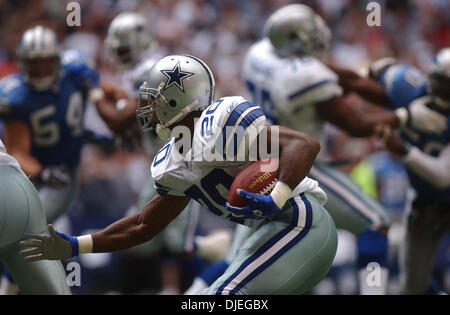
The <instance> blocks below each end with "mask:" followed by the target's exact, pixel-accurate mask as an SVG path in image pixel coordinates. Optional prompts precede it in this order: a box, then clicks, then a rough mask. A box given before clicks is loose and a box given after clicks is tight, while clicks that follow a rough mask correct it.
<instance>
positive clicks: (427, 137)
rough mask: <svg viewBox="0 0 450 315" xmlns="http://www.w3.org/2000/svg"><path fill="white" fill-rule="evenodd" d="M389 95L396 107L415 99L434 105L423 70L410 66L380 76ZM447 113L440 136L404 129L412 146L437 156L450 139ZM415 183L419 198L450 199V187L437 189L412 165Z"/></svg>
mask: <svg viewBox="0 0 450 315" xmlns="http://www.w3.org/2000/svg"><path fill="white" fill-rule="evenodd" d="M379 83H380V84H381V85H382V86H383V88H384V89H385V91H386V92H387V94H388V97H389V100H390V101H391V103H392V105H393V106H394V108H399V107H406V106H408V105H409V104H411V103H412V102H424V103H425V104H429V105H431V106H432V101H431V98H430V97H429V95H428V92H427V80H426V77H425V75H424V74H423V73H421V72H420V71H419V70H417V69H415V68H413V67H411V66H406V65H393V66H391V67H389V68H388V69H386V70H385V71H384V72H383V74H382V75H381V76H380V82H379ZM442 114H443V115H446V116H447V129H446V130H445V132H443V133H442V134H440V135H436V134H431V133H425V132H422V131H418V130H415V129H413V128H407V129H405V130H402V132H401V137H402V138H403V140H405V141H406V142H408V143H409V144H411V145H414V146H416V147H417V148H419V149H420V150H422V151H423V152H425V153H427V154H430V155H432V156H434V157H436V156H439V154H440V153H441V150H442V149H443V148H444V147H445V146H446V145H447V144H448V143H449V142H450V113H448V112H447V113H443V112H442ZM408 175H409V179H410V182H411V185H412V186H413V187H414V188H415V189H416V191H417V194H418V197H419V198H420V199H423V200H430V201H431V200H448V199H450V188H448V189H437V188H435V187H434V186H432V185H430V184H429V183H428V182H427V181H425V180H423V179H422V178H421V177H420V176H418V175H416V174H415V173H414V172H413V171H411V170H410V169H409V168H408Z"/></svg>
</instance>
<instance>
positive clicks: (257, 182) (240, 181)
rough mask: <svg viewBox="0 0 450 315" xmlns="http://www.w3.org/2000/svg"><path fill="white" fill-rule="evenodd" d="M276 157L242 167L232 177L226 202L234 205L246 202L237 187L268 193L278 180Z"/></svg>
mask: <svg viewBox="0 0 450 315" xmlns="http://www.w3.org/2000/svg"><path fill="white" fill-rule="evenodd" d="M278 162H279V161H278V159H266V160H260V161H256V162H253V163H252V164H250V165H248V166H247V167H246V168H244V169H243V170H242V171H241V172H240V173H239V174H238V175H237V176H236V178H235V179H234V181H233V184H232V185H231V188H230V193H229V195H228V203H229V204H230V205H231V206H234V207H245V206H246V205H247V203H246V202H245V200H244V199H242V198H241V197H239V195H238V194H237V189H244V190H246V191H248V192H252V193H256V194H260V195H268V194H270V192H271V191H272V189H273V187H274V186H275V184H276V182H277V180H278Z"/></svg>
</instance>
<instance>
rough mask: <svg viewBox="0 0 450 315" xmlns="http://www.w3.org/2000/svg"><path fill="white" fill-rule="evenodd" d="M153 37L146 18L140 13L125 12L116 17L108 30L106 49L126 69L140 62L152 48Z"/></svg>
mask: <svg viewBox="0 0 450 315" xmlns="http://www.w3.org/2000/svg"><path fill="white" fill-rule="evenodd" d="M151 43H152V36H151V34H150V29H149V26H148V25H147V21H146V20H145V18H144V17H143V16H142V15H141V14H139V13H133V12H123V13H121V14H119V15H118V16H116V17H115V18H114V19H113V20H112V22H111V24H110V25H109V28H108V33H107V36H106V39H105V45H106V48H107V49H108V50H109V52H110V53H111V54H112V55H113V57H114V58H115V59H116V60H117V62H118V63H119V64H120V65H121V66H123V67H126V68H130V67H132V66H134V65H135V64H136V63H138V62H139V60H140V58H141V56H142V54H143V53H144V52H145V51H146V50H148V49H149V48H150V45H151Z"/></svg>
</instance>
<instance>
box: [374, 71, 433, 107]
mask: <svg viewBox="0 0 450 315" xmlns="http://www.w3.org/2000/svg"><path fill="white" fill-rule="evenodd" d="M426 82H427V81H426V78H425V76H424V74H423V73H421V72H420V71H419V70H417V69H416V68H414V67H411V66H407V65H393V66H391V67H389V68H387V69H386V70H385V71H384V72H383V73H382V75H381V76H380V79H379V83H380V84H381V85H382V86H383V88H384V90H385V91H386V93H387V95H388V97H389V100H390V101H391V103H392V104H393V105H394V107H395V108H399V107H406V106H408V105H409V104H410V103H411V102H412V101H413V100H415V99H416V98H418V97H421V96H424V95H426V93H427V87H426V84H427V83H426Z"/></svg>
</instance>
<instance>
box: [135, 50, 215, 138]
mask: <svg viewBox="0 0 450 315" xmlns="http://www.w3.org/2000/svg"><path fill="white" fill-rule="evenodd" d="M214 87H215V82H214V76H213V74H212V72H211V70H210V69H209V67H208V66H207V65H206V64H205V63H204V62H203V61H202V60H200V59H198V58H196V57H194V56H189V55H169V56H166V57H163V58H161V59H160V60H158V61H157V62H156V63H155V64H154V65H153V67H152V68H151V69H150V72H149V74H148V77H147V81H145V82H144V83H143V84H142V86H141V87H140V89H139V98H138V109H137V111H136V118H137V120H138V123H139V126H140V128H141V129H142V130H143V131H148V130H150V129H152V127H153V125H154V124H155V123H157V125H156V133H157V134H158V136H159V137H160V138H161V139H168V138H169V137H170V134H171V130H170V129H169V127H170V126H171V125H173V124H174V123H176V122H179V121H180V120H182V119H183V118H184V117H186V116H187V115H188V114H189V113H190V112H193V111H196V110H202V109H204V108H205V107H207V106H209V105H210V104H212V103H213V100H214ZM155 116H156V117H155ZM155 118H156V121H154V120H155Z"/></svg>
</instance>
